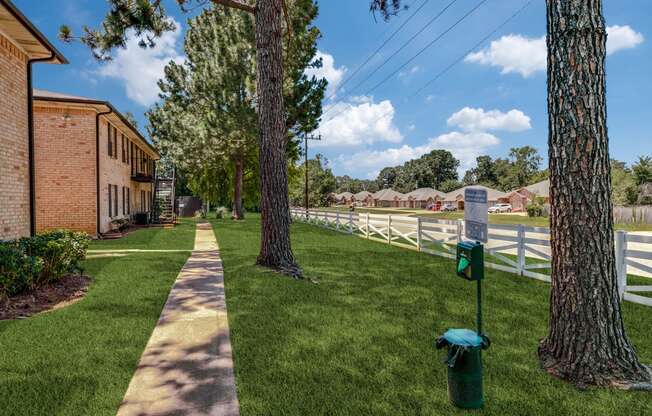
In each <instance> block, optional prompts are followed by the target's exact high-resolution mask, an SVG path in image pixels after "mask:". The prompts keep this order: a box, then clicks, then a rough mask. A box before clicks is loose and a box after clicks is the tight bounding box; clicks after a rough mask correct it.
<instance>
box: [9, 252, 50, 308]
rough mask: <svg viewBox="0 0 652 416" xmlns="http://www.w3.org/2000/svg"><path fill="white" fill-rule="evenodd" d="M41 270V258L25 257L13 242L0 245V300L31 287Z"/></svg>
mask: <svg viewBox="0 0 652 416" xmlns="http://www.w3.org/2000/svg"><path fill="white" fill-rule="evenodd" d="M42 269H43V260H42V259H41V258H39V257H32V256H28V255H26V254H25V253H24V252H23V250H22V249H21V247H20V246H19V245H18V244H16V243H15V242H14V243H0V299H3V298H5V297H7V296H12V295H15V294H17V293H20V292H22V291H23V290H26V289H28V288H30V287H32V286H33V283H34V277H35V276H38V275H40V273H41V271H42Z"/></svg>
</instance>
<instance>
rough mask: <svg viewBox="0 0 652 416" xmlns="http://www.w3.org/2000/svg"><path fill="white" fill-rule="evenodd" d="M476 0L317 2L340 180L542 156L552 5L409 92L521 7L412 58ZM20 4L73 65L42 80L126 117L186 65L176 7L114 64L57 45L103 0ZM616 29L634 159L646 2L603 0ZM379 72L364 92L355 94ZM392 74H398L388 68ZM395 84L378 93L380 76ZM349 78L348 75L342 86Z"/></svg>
mask: <svg viewBox="0 0 652 416" xmlns="http://www.w3.org/2000/svg"><path fill="white" fill-rule="evenodd" d="M480 1H481V0H458V1H455V2H453V3H452V4H450V3H451V2H452V0H408V1H407V4H409V5H411V6H412V8H411V9H409V10H407V11H404V12H402V13H401V14H400V15H399V16H398V17H397V18H395V19H393V20H392V21H390V22H389V23H385V22H383V21H382V20H381V19H379V20H378V21H375V20H374V18H373V16H372V15H371V14H370V13H369V11H368V2H367V1H366V0H355V1H350V0H328V1H321V2H320V15H319V18H318V20H317V25H318V26H319V28H320V29H321V31H322V34H323V37H322V39H320V41H319V51H320V56H322V57H323V59H324V63H325V65H324V67H323V68H322V69H321V70H320V71H318V72H317V74H318V75H319V76H325V77H326V78H328V79H329V81H331V86H330V87H329V93H328V94H327V95H329V96H332V98H331V99H329V100H326V101H325V105H326V114H325V117H324V122H323V123H322V126H321V128H320V130H319V133H321V134H322V137H323V140H322V142H320V143H316V144H315V145H314V146H313V147H312V149H311V153H313V154H314V152H320V153H322V154H324V155H325V156H326V157H327V158H328V159H329V161H330V164H331V166H332V168H333V170H334V172H335V173H336V174H349V175H352V176H355V177H360V178H371V177H374V176H375V174H376V173H377V172H378V170H379V169H381V168H382V167H384V166H388V165H397V164H401V163H403V162H405V161H406V160H408V159H411V158H414V157H418V156H420V155H421V154H422V153H425V152H427V151H430V150H432V149H435V148H444V149H448V150H450V151H452V152H453V153H454V154H455V155H456V156H457V157H458V158H459V159H460V160H461V161H462V168H461V169H460V172H462V171H463V170H464V169H466V168H469V167H472V166H473V162H474V159H475V157H476V156H478V155H480V154H489V155H491V156H494V157H504V156H506V155H507V154H508V152H509V149H510V148H511V147H514V146H523V145H531V146H534V147H536V148H537V149H539V151H540V153H541V154H542V156H544V157H545V156H546V153H547V145H546V143H547V114H546V74H545V42H544V40H543V36H544V34H545V2H544V0H534V1H532V2H531V4H530V5H529V6H528V7H527V8H526V9H524V11H523V12H522V13H521V14H520V15H518V16H517V17H516V18H515V19H513V20H512V21H510V22H509V23H508V24H507V25H506V26H504V27H503V28H502V29H501V30H500V31H498V32H497V33H496V34H494V35H493V36H492V37H491V38H490V39H489V40H488V41H487V42H485V43H484V44H483V45H482V46H481V47H479V48H478V49H476V50H475V51H474V52H473V53H472V54H470V55H468V56H466V58H465V59H464V60H463V61H461V62H460V63H458V64H457V65H455V66H454V67H453V68H452V69H451V70H450V71H449V72H448V73H446V74H445V75H444V76H442V77H441V78H439V79H438V80H437V81H436V82H435V83H433V84H432V85H430V86H429V87H428V88H426V89H425V90H424V91H422V92H421V93H419V94H415V92H416V91H417V90H418V89H419V88H420V87H421V86H423V85H424V84H425V83H426V82H427V81H428V80H430V79H432V78H433V77H434V76H435V75H437V74H438V73H439V72H440V71H441V70H442V69H444V68H446V67H447V66H449V65H450V64H451V63H453V62H454V61H455V60H457V59H458V58H460V57H462V56H464V53H465V51H467V50H469V49H470V48H471V47H472V46H474V45H475V44H476V43H477V42H479V41H480V40H481V39H482V38H484V37H485V36H486V35H487V34H489V33H490V32H491V31H493V30H494V29H496V28H497V27H498V26H499V25H501V23H503V22H504V21H505V19H507V18H508V17H509V16H511V15H512V14H513V13H514V12H515V11H517V10H518V9H520V8H521V7H522V6H523V5H524V4H526V2H527V1H526V0H486V2H485V3H483V4H482V5H481V6H480V7H479V8H477V10H475V11H474V12H473V13H472V14H470V15H469V16H468V18H466V19H464V20H462V21H461V22H460V23H459V24H458V25H457V26H456V27H454V28H453V29H452V30H450V31H449V32H448V33H446V34H445V35H444V36H442V37H441V38H440V39H439V40H438V41H436V42H435V43H434V44H433V45H432V46H431V47H430V48H428V49H426V50H425V51H424V52H423V53H422V54H421V55H420V56H418V57H417V58H415V59H414V60H412V61H411V62H409V63H408V64H407V65H405V67H404V68H403V69H401V70H399V68H400V67H401V66H403V65H404V64H405V63H406V62H407V61H408V60H409V59H410V58H412V57H413V56H414V55H415V54H416V53H417V52H419V51H420V50H421V49H422V48H423V47H424V46H426V45H427V44H428V43H429V42H431V41H432V40H433V39H435V38H436V37H438V36H440V35H441V34H442V33H443V32H444V31H446V30H447V29H448V28H449V27H451V26H452V25H453V24H454V23H455V22H456V21H457V20H458V19H459V18H461V17H462V16H464V15H465V14H466V13H467V12H469V11H470V10H472V9H473V8H474V7H475V6H476V5H477V4H478V3H479V2H480ZM424 2H425V5H424V6H423V8H422V9H421V10H420V12H419V13H417V14H416V15H415V17H414V18H413V19H411V20H410V21H409V22H408V23H407V24H406V25H405V26H404V27H403V29H402V30H400V31H399V32H398V33H397V34H396V35H395V37H394V38H393V39H392V40H391V41H390V42H389V43H388V44H387V45H386V46H385V47H383V48H382V49H381V50H380V52H379V53H378V54H377V55H375V56H374V57H373V58H372V59H371V60H370V62H369V63H368V64H367V65H366V66H364V67H363V68H362V69H361V70H360V71H359V73H358V74H357V75H356V76H355V77H353V78H350V80H349V77H350V75H351V74H353V72H354V71H355V70H356V68H357V67H358V65H360V64H361V63H362V62H363V61H364V60H365V59H366V58H367V57H368V56H369V55H370V54H371V53H372V52H373V51H374V50H375V49H376V48H377V47H378V46H380V44H381V43H382V42H383V41H384V40H385V39H386V38H387V37H388V36H390V35H391V34H392V33H393V32H394V30H396V29H397V28H398V27H399V26H400V25H401V24H402V23H403V22H404V21H405V20H406V19H408V17H409V16H410V15H412V11H414V10H416V7H419V6H421V5H422V4H424ZM15 3H16V5H17V6H18V7H19V8H20V9H21V10H22V11H23V12H24V13H25V14H26V15H27V16H28V17H29V18H30V19H31V20H32V21H33V22H34V23H35V24H36V25H37V27H39V29H41V31H43V32H44V33H45V34H46V35H47V36H49V37H50V39H52V40H53V42H54V43H55V44H56V45H57V46H58V47H59V48H60V50H61V51H62V52H63V53H64V55H66V56H67V57H68V59H69V60H70V62H71V64H70V65H67V66H54V65H39V66H38V67H37V69H36V71H35V86H36V87H37V88H44V89H49V90H53V91H58V92H64V93H69V94H76V95H81V96H87V97H91V98H98V99H106V100H109V101H111V102H112V103H113V104H114V105H116V106H117V107H118V108H119V109H120V110H121V111H131V112H133V113H134V114H136V116H137V117H138V118H139V120H140V125H141V126H144V125H145V123H146V121H145V119H144V117H143V115H142V114H143V113H144V112H145V111H146V110H147V108H148V107H149V106H151V105H152V104H153V103H154V102H155V101H156V92H157V88H156V79H157V78H158V77H160V75H161V71H162V68H163V67H164V65H165V64H166V63H167V62H168V61H169V60H171V59H174V60H178V61H181V60H182V59H183V50H182V47H183V26H184V23H185V20H186V19H187V16H184V15H182V14H181V13H180V12H179V9H178V7H176V5H175V4H174V2H172V1H168V2H167V4H168V6H167V8H168V11H169V12H170V14H171V15H172V17H173V18H174V19H175V20H176V21H177V22H179V23H180V30H179V31H178V32H176V33H170V34H167V35H166V36H165V37H164V39H162V40H161V41H159V43H158V47H157V48H156V49H155V50H149V51H143V50H142V49H139V48H138V47H137V46H136V45H135V40H134V41H133V42H132V43H130V47H129V48H128V49H127V50H126V51H118V52H117V57H116V59H115V60H114V61H113V62H112V63H109V64H98V63H96V62H94V60H93V59H92V57H91V56H90V53H89V51H88V50H87V49H85V48H84V47H82V46H81V45H64V44H61V43H60V42H58V40H56V34H57V31H58V26H59V25H60V24H62V23H67V24H69V25H70V26H72V27H73V28H74V29H78V28H79V27H80V26H81V25H82V24H90V25H97V24H98V23H99V22H100V21H101V19H102V16H103V14H104V13H105V11H106V9H105V7H106V3H105V2H103V1H97V0H39V1H33V0H15ZM446 6H448V8H447V9H446V10H445V12H444V13H443V14H442V15H441V17H440V18H438V19H436V20H435V21H434V22H433V23H432V24H431V25H429V26H427V27H426V28H425V29H424V30H423V32H422V33H421V34H419V35H418V36H417V37H416V38H415V39H414V40H413V41H412V42H410V43H408V44H407V46H406V47H404V48H403V49H402V50H401V51H400V52H399V53H398V54H396V55H395V56H394V57H393V58H392V59H390V60H389V61H388V62H387V64H386V65H385V66H382V67H380V68H379V66H380V64H381V63H382V62H384V61H385V60H386V59H387V58H388V57H390V56H391V55H392V54H393V53H394V52H395V51H397V50H398V49H399V48H400V47H401V45H404V44H405V42H406V41H407V40H408V39H410V38H411V37H413V36H414V35H415V34H416V33H417V32H418V31H419V30H420V29H421V28H422V27H424V26H425V25H426V23H427V22H428V21H430V20H431V19H432V18H433V17H434V16H435V15H437V14H438V13H439V12H441V11H442V9H444V8H445V7H446ZM604 8H605V10H604V11H605V17H606V21H607V26H608V27H609V34H610V36H609V41H608V49H609V56H608V58H607V91H608V127H609V136H610V140H611V142H610V143H611V154H612V157H614V158H616V159H619V160H623V161H626V162H628V163H631V162H633V161H635V160H636V158H637V156H638V155H643V154H648V155H649V154H651V153H652V151H651V147H650V144H651V143H652V133H650V128H649V126H648V125H647V124H646V123H647V122H646V121H645V120H649V118H650V116H652V104H651V103H650V100H649V97H650V96H652V83H651V81H650V79H649V74H651V73H652V43H651V42H650V40H651V39H652V33H650V27H652V25H651V23H652V2H650V1H645V0H618V1H617V0H605V1H604ZM376 69H377V72H376V73H375V74H373V76H371V77H370V78H369V80H367V81H366V82H365V83H363V84H362V85H360V86H359V87H358V88H353V87H355V86H356V85H358V84H359V83H360V82H361V81H362V80H364V79H365V78H366V77H367V76H368V75H369V74H370V73H371V72H372V71H374V70H376ZM394 72H396V74H394V75H392V76H390V75H391V74H392V73H394ZM386 78H387V81H386V82H384V83H382V84H380V85H379V86H378V87H377V88H375V89H373V87H374V86H376V85H378V84H379V83H380V82H381V81H382V80H384V79H386ZM347 80H348V81H347Z"/></svg>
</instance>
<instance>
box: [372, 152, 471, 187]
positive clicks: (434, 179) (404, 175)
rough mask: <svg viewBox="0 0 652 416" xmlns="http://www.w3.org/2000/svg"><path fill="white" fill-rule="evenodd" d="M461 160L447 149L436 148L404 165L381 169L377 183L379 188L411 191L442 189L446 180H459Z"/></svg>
mask: <svg viewBox="0 0 652 416" xmlns="http://www.w3.org/2000/svg"><path fill="white" fill-rule="evenodd" d="M459 165H460V162H459V161H458V160H457V159H455V157H454V156H453V154H452V153H450V152H449V151H447V150H441V149H436V150H433V151H431V152H430V153H426V154H425V155H423V156H421V157H420V158H418V159H413V160H410V161H407V162H405V163H404V164H403V165H402V166H396V167H386V168H384V169H382V170H381V171H380V174H379V175H378V178H377V179H376V183H377V185H378V188H380V189H384V188H392V189H394V190H396V191H399V192H410V191H413V190H415V189H417V188H435V189H439V190H441V189H440V188H441V186H442V184H443V183H444V182H446V181H449V180H457V168H458V167H459Z"/></svg>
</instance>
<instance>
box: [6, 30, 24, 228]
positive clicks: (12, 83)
mask: <svg viewBox="0 0 652 416" xmlns="http://www.w3.org/2000/svg"><path fill="white" fill-rule="evenodd" d="M0 97H1V99H0V178H1V180H0V240H9V239H14V238H17V237H21V236H26V235H29V228H30V227H29V221H30V220H29V138H28V129H27V123H28V111H27V57H26V56H25V55H24V54H23V53H22V52H21V51H20V50H19V49H18V48H16V46H15V45H14V44H12V43H11V42H10V41H9V40H8V39H7V38H5V37H3V36H2V35H1V34H0Z"/></svg>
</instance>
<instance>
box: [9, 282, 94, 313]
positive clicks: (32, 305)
mask: <svg viewBox="0 0 652 416" xmlns="http://www.w3.org/2000/svg"><path fill="white" fill-rule="evenodd" d="M90 283H91V278H90V277H88V276H79V275H68V276H65V277H63V278H62V279H61V280H59V281H58V282H54V283H51V284H49V285H45V286H42V287H40V288H37V289H35V290H33V291H28V292H25V293H21V294H19V295H16V296H13V297H11V298H9V299H5V300H4V301H1V300H0V321H4V320H10V319H20V318H27V317H29V316H32V315H35V314H37V313H40V312H45V311H50V310H54V309H59V308H62V307H65V306H68V305H71V304H73V303H75V302H77V301H79V300H81V299H82V298H83V297H84V296H86V293H87V292H88V286H89V285H90Z"/></svg>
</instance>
